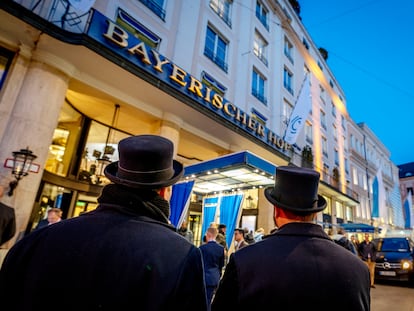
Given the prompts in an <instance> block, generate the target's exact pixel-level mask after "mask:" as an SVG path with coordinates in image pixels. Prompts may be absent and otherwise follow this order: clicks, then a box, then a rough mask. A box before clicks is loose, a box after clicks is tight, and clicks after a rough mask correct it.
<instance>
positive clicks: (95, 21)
mask: <svg viewBox="0 0 414 311" xmlns="http://www.w3.org/2000/svg"><path fill="white" fill-rule="evenodd" d="M87 34H88V36H89V37H91V38H93V39H94V40H96V41H98V42H99V43H100V44H103V45H104V46H106V47H108V48H110V49H111V50H112V51H114V52H116V53H117V54H118V55H119V56H121V57H122V58H123V59H125V60H128V61H129V62H131V63H132V64H134V65H136V66H138V67H140V68H142V69H144V70H145V71H147V72H148V73H150V74H152V75H154V76H156V77H157V78H159V79H160V80H162V81H164V82H166V83H168V84H169V85H170V86H172V87H174V88H175V89H177V90H179V91H180V92H182V93H183V94H185V95H187V96H189V97H190V98H192V99H193V100H195V101H196V102H197V103H199V104H200V105H202V106H204V107H206V108H208V109H209V110H211V111H213V112H214V113H216V114H217V115H219V116H221V117H222V118H225V119H226V120H228V121H230V122H231V123H232V124H234V125H235V126H237V127H239V128H241V129H243V130H244V131H245V132H248V133H249V134H251V135H253V136H255V137H256V138H258V139H260V140H262V141H263V142H265V143H266V144H267V145H269V146H271V147H272V148H276V149H278V150H279V151H282V152H283V151H286V150H287V149H289V148H291V146H290V145H289V144H288V143H286V142H285V141H284V140H283V138H281V137H280V136H278V135H276V134H275V133H273V132H272V131H271V130H269V129H268V128H267V127H265V126H264V125H263V124H261V123H260V122H258V121H257V120H256V119H255V118H252V116H251V115H249V114H247V113H246V112H244V111H243V110H241V109H240V108H238V107H237V106H236V105H235V104H233V103H232V102H230V101H228V100H226V99H225V98H223V97H222V96H221V95H219V94H218V93H216V92H214V91H213V90H212V89H211V88H209V87H207V86H206V85H205V84H203V83H202V82H201V81H199V80H198V79H196V78H195V77H193V76H192V75H190V74H189V73H187V72H186V71H185V70H183V69H181V68H180V67H179V66H177V65H176V64H174V63H173V62H171V61H170V60H169V59H167V58H165V57H164V56H162V55H161V54H159V53H158V52H157V51H156V50H154V49H151V48H149V47H148V46H147V45H146V44H145V43H144V42H142V41H140V40H139V39H138V38H136V37H135V36H133V35H132V34H130V33H129V32H127V31H126V30H124V29H123V28H121V27H120V26H119V25H117V24H115V23H114V22H113V21H111V20H110V19H108V18H107V17H106V16H104V15H102V14H101V13H99V12H97V11H94V12H93V17H92V19H91V22H90V25H89V28H88V30H87ZM195 108H198V107H195Z"/></svg>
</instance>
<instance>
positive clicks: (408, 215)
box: [404, 191, 414, 229]
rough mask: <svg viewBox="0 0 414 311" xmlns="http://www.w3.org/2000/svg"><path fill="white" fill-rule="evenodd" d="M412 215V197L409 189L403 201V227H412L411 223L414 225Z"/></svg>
mask: <svg viewBox="0 0 414 311" xmlns="http://www.w3.org/2000/svg"><path fill="white" fill-rule="evenodd" d="M413 216H414V215H413V198H412V193H411V191H408V194H407V198H406V199H405V201H404V221H405V227H404V228H405V229H412V225H414V223H413Z"/></svg>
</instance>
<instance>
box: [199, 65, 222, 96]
mask: <svg viewBox="0 0 414 311" xmlns="http://www.w3.org/2000/svg"><path fill="white" fill-rule="evenodd" d="M201 82H203V83H204V84H205V85H206V86H208V87H209V88H210V89H212V90H213V91H215V92H216V93H217V94H219V95H220V96H221V97H224V95H225V93H226V91H227V88H226V87H225V86H224V85H222V84H221V83H220V82H218V81H217V80H216V79H214V78H213V77H212V76H210V75H209V74H208V73H207V72H205V71H203V72H202V73H201Z"/></svg>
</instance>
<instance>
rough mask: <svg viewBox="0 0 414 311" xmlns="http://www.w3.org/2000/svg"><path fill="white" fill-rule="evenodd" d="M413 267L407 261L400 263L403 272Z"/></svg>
mask: <svg viewBox="0 0 414 311" xmlns="http://www.w3.org/2000/svg"><path fill="white" fill-rule="evenodd" d="M412 267H413V265H412V263H411V262H410V261H408V260H403V261H401V268H402V269H404V270H410V269H412Z"/></svg>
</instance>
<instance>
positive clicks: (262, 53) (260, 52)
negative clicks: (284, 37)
mask: <svg viewBox="0 0 414 311" xmlns="http://www.w3.org/2000/svg"><path fill="white" fill-rule="evenodd" d="M266 50H267V42H266V41H265V40H264V39H263V37H262V36H261V35H260V34H259V33H258V32H257V31H256V32H255V34H254V42H253V53H254V54H255V55H256V56H257V57H258V58H259V59H260V60H261V61H262V62H263V63H264V64H265V65H266V66H267V57H266Z"/></svg>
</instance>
